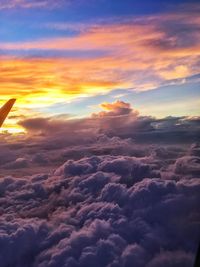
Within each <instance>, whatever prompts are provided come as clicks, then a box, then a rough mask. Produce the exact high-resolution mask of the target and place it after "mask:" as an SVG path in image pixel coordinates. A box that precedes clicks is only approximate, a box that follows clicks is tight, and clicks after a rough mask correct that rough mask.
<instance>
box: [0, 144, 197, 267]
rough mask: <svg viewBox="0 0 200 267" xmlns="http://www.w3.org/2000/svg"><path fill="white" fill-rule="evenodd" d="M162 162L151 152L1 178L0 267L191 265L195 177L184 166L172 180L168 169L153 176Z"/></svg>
mask: <svg viewBox="0 0 200 267" xmlns="http://www.w3.org/2000/svg"><path fill="white" fill-rule="evenodd" d="M140 149H142V148H141V146H140ZM166 149H167V148H166ZM168 149H169V151H170V149H172V148H171V147H168ZM174 149H175V148H174ZM184 153H186V152H184ZM179 157H180V156H179V154H178V153H177V154H176V156H175V157H174V159H173V161H174V162H175V164H176V162H177V161H179V160H181V157H180V158H179ZM156 161H157V163H156ZM160 161H161V163H162V164H163V163H166V161H165V159H164V160H163V158H160ZM161 163H159V164H158V156H157V157H155V156H154V157H153V156H152V154H151V156H148V155H146V156H145V157H140V158H136V157H130V156H122V155H119V156H110V155H107V156H105V155H104V156H103V155H102V156H89V157H82V158H81V159H80V160H72V159H71V160H67V161H66V162H65V163H64V164H63V165H62V166H60V167H58V168H57V169H56V170H55V171H54V172H51V173H49V174H42V173H41V174H36V175H32V176H25V177H20V178H15V177H2V178H1V181H0V203H1V208H0V213H1V217H0V226H1V233H0V242H1V246H2V249H3V253H2V254H1V255H0V260H1V265H2V267H6V266H8V265H12V266H16V267H17V266H20V267H25V266H26V267H32V266H34V267H42V266H49V267H50V266H55V267H57V266H77V267H78V266H79V267H84V266H94V264H95V266H97V267H104V266H105V267H108V266H109V267H110V266H112V267H122V266H123V267H129V266H132V264H133V263H134V264H135V266H137V267H142V266H144V265H145V266H148V267H157V266H161V265H162V266H177V267H179V266H185V267H189V266H192V264H193V262H194V257H195V252H196V249H197V244H198V237H199V234H200V232H199V208H198V204H199V190H200V183H199V179H198V178H196V176H195V173H191V175H189V176H188V175H187V174H186V173H184V168H185V167H184V166H183V167H182V168H183V170H182V172H181V175H180V176H178V179H177V178H176V179H174V178H173V175H172V174H174V175H176V174H175V172H176V170H175V169H173V168H172V169H171V170H170V171H169V170H168V172H169V174H170V178H168V179H165V178H162V177H161V176H156V173H155V169H156V168H157V171H159V172H160V174H161V173H162V172H163V168H161ZM181 166H182V165H181ZM198 166H199V165H198ZM180 168H181V167H180ZM166 218H167V220H166ZM188 240H190V242H188ZM11 254H12V257H10V255H11Z"/></svg>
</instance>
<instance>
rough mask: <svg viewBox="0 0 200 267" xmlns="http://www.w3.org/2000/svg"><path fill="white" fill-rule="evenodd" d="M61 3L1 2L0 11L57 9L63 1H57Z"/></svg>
mask: <svg viewBox="0 0 200 267" xmlns="http://www.w3.org/2000/svg"><path fill="white" fill-rule="evenodd" d="M57 2H59V3H55V2H54V1H51V0H50V1H49V0H48V1H47V0H39V1H38V0H31V1H30V0H8V1H7V0H1V2H0V10H4V9H16V8H24V9H29V8H31V9H32V8H55V7H59V6H60V4H61V2H62V1H57Z"/></svg>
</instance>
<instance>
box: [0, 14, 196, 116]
mask: <svg viewBox="0 0 200 267" xmlns="http://www.w3.org/2000/svg"><path fill="white" fill-rule="evenodd" d="M196 10H197V9H196ZM120 21H121V23H118V22H117V19H116V18H113V20H112V19H111V20H109V21H103V22H102V21H97V22H95V23H93V22H91V23H90V24H89V25H88V23H86V24H85V25H84V23H83V25H81V30H79V28H80V23H78V24H77V29H78V30H75V33H74V34H72V35H71V36H68V37H66V35H65V32H64V33H60V34H59V37H52V38H45V37H44V38H43V39H37V40H31V41H26V42H24V41H21V42H19V41H18V42H7V43H6V42H1V44H0V49H1V57H0V65H1V68H0V71H1V73H2V75H1V79H0V82H1V84H2V88H4V90H3V91H2V92H1V95H2V96H3V97H4V98H5V99H6V98H7V97H11V96H12V97H16V98H19V99H20V102H19V106H20V107H21V109H24V108H29V109H31V110H32V109H33V108H35V107H36V108H37V107H40V108H41V107H46V106H50V105H51V104H53V103H55V102H56V103H60V102H63V99H66V101H72V100H74V99H76V98H78V97H84V96H96V95H99V94H102V93H104V94H106V93H108V92H110V91H113V90H116V89H121V88H123V89H127V88H128V89H130V88H132V89H134V90H138V91H143V90H151V89H154V88H157V87H158V86H160V85H162V84H165V85H168V84H171V83H172V82H173V83H178V84H179V83H181V82H188V80H187V79H186V78H187V77H190V76H192V75H196V74H198V73H199V53H200V48H199V40H200V35H199V13H198V12H197V11H196V12H195V11H194V10H193V11H192V12H191V10H190V9H188V11H186V9H184V10H183V12H176V13H175V12H171V13H170V12H168V13H163V14H162V15H160V14H158V15H154V16H150V15H149V16H145V17H137V18H129V19H127V18H120ZM56 25H57V26H58V23H56ZM61 26H63V23H62V24H61ZM66 26H67V25H66ZM45 27H46V26H45ZM73 27H75V28H76V24H73ZM40 28H41V25H40ZM54 30H55V27H54ZM186 35H187V36H186ZM163 40H164V41H163ZM10 53H11V54H12V55H11V54H10ZM19 53H20V55H19ZM24 53H25V54H26V57H24V56H22V55H23V54H24ZM13 55H15V56H13ZM40 55H42V56H40ZM13 65H14V66H15V68H13ZM8 92H9V93H8ZM18 115H19V114H18Z"/></svg>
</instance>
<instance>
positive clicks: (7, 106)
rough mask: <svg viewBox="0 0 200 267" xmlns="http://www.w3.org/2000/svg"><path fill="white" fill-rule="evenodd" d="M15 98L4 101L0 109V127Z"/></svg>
mask: <svg viewBox="0 0 200 267" xmlns="http://www.w3.org/2000/svg"><path fill="white" fill-rule="evenodd" d="M15 101H16V99H14V98H13V99H10V100H8V102H6V103H5V104H4V105H3V107H2V108H1V109H0V127H1V126H2V124H3V123H4V121H5V119H6V117H7V116H8V114H9V112H10V110H11V108H12V107H13V105H14V103H15Z"/></svg>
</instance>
